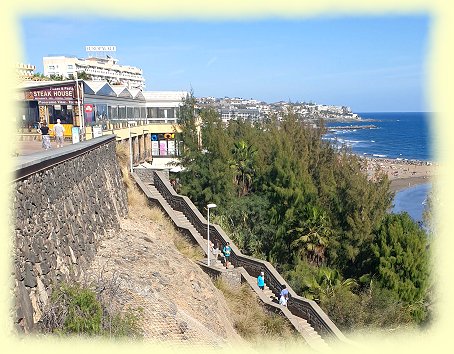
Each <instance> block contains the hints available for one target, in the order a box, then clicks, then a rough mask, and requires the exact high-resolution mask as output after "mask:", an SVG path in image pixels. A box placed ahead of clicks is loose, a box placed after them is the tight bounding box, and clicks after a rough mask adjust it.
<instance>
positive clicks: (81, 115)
mask: <svg viewBox="0 0 454 354" xmlns="http://www.w3.org/2000/svg"><path fill="white" fill-rule="evenodd" d="M82 71H83V70H80V69H79V70H75V71H74V74H75V79H76V89H77V107H78V109H79V116H80V132H79V136H80V137H81V138H80V140H81V141H82V140H83V139H82V138H83V136H84V135H83V134H82V133H83V132H84V131H85V117H84V113H83V112H82V110H81V107H80V88H79V78H78V76H77V73H78V72H82Z"/></svg>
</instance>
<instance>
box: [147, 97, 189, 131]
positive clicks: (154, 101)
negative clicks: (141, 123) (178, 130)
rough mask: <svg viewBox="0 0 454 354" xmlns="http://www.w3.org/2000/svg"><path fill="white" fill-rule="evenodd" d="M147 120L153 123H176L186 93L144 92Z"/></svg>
mask: <svg viewBox="0 0 454 354" xmlns="http://www.w3.org/2000/svg"><path fill="white" fill-rule="evenodd" d="M143 95H144V97H145V102H146V107H147V118H148V119H149V120H150V121H151V122H154V123H176V122H177V119H178V114H179V110H180V106H181V105H182V104H183V101H184V100H185V99H186V98H187V97H188V95H189V93H188V92H187V91H144V92H143Z"/></svg>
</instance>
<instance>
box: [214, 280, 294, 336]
mask: <svg viewBox="0 0 454 354" xmlns="http://www.w3.org/2000/svg"><path fill="white" fill-rule="evenodd" d="M215 285H216V287H217V288H218V289H219V290H221V292H222V293H223V294H224V297H225V299H226V301H227V304H228V306H229V308H230V310H231V312H232V320H233V323H234V327H235V329H236V330H237V332H238V333H239V334H240V336H241V337H243V338H244V339H246V340H248V341H257V342H260V341H262V340H263V338H267V339H275V340H287V341H288V340H289V339H294V338H295V335H294V331H293V330H292V328H291V327H290V325H289V324H288V323H287V321H286V320H285V319H283V318H282V317H281V316H279V315H276V314H273V313H268V312H266V311H265V309H264V308H263V307H262V306H261V305H260V303H259V300H258V299H257V296H256V295H255V294H254V292H253V291H252V290H251V288H250V287H249V285H247V284H243V285H241V287H239V288H232V287H230V286H229V285H228V284H227V283H226V282H225V281H224V280H222V279H221V278H218V279H217V280H216V281H215Z"/></svg>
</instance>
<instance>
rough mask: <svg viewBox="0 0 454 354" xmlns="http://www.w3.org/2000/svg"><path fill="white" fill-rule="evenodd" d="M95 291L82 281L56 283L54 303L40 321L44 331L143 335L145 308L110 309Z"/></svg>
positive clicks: (114, 335)
mask: <svg viewBox="0 0 454 354" xmlns="http://www.w3.org/2000/svg"><path fill="white" fill-rule="evenodd" d="M98 295H99V294H97V293H96V292H95V291H93V290H91V289H90V288H88V287H82V286H80V285H78V284H66V283H62V284H60V285H58V286H56V287H55V289H54V291H53V293H52V296H51V298H50V304H49V306H48V308H47V309H46V311H45V312H44V314H43V317H42V319H41V321H40V327H41V331H42V332H44V333H55V334H61V335H68V334H79V335H87V336H107V337H124V336H127V337H140V336H141V328H140V326H139V320H140V317H141V314H142V309H141V308H139V309H128V310H127V311H125V312H123V313H117V312H111V311H109V310H108V308H110V307H111V306H110V305H111V304H105V303H103V302H102V301H100V300H99V299H100V298H102V297H101V296H98Z"/></svg>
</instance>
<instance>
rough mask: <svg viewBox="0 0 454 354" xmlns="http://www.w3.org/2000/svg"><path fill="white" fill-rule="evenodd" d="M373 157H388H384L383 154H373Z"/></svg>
mask: <svg viewBox="0 0 454 354" xmlns="http://www.w3.org/2000/svg"><path fill="white" fill-rule="evenodd" d="M372 156H375V157H386V156H388V155H383V154H372Z"/></svg>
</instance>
